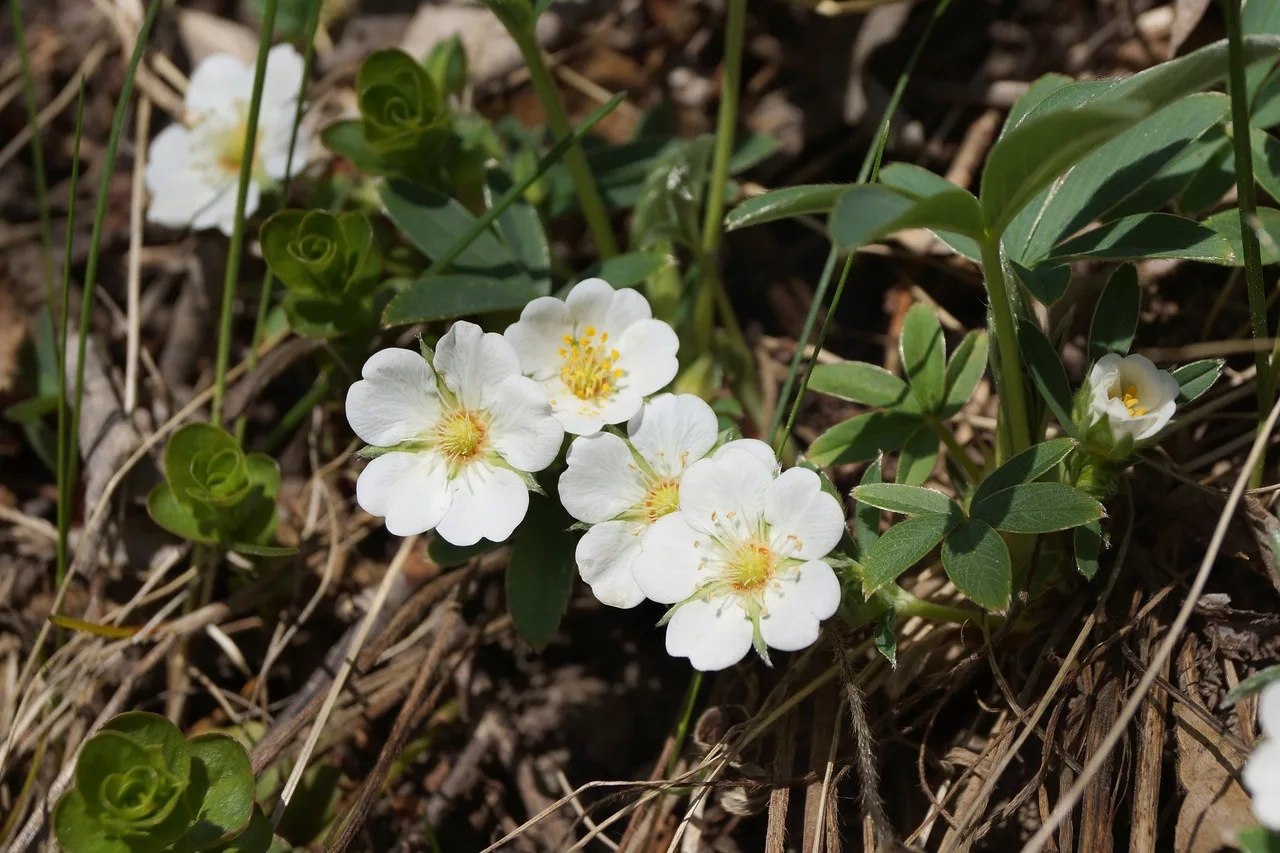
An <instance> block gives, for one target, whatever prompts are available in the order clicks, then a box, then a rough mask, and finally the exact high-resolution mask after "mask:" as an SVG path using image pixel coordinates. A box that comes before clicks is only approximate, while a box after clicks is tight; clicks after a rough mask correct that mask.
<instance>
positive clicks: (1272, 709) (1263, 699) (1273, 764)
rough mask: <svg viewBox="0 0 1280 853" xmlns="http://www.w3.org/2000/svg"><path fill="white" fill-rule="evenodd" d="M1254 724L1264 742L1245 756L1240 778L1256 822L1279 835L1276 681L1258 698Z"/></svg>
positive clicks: (1279, 693)
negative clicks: (1251, 804) (1249, 796)
mask: <svg viewBox="0 0 1280 853" xmlns="http://www.w3.org/2000/svg"><path fill="white" fill-rule="evenodd" d="M1258 723H1259V724H1260V727H1261V729H1262V735H1263V737H1264V738H1265V740H1263V741H1262V743H1260V744H1258V747H1257V749H1255V750H1254V751H1253V755H1251V756H1249V763H1248V764H1246V765H1245V767H1244V773H1243V774H1242V776H1241V778H1242V779H1243V780H1244V786H1245V787H1246V788H1248V789H1249V793H1250V795H1251V796H1252V797H1253V813H1254V814H1255V815H1256V816H1257V818H1258V822H1259V823H1261V824H1262V825H1263V826H1265V827H1266V828H1267V829H1270V830H1272V831H1273V832H1280V681H1273V682H1271V683H1270V684H1268V685H1267V686H1266V687H1265V688H1263V690H1262V693H1261V694H1260V695H1259V697H1258Z"/></svg>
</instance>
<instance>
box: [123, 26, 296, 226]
mask: <svg viewBox="0 0 1280 853" xmlns="http://www.w3.org/2000/svg"><path fill="white" fill-rule="evenodd" d="M303 68H304V65H303V61H302V57H301V56H299V55H298V52H297V51H296V50H294V49H293V46H292V45H288V44H278V45H276V46H275V47H273V48H272V49H271V52H270V53H268V54H267V68H266V76H265V77H264V79H263V88H262V102H261V106H260V108H259V111H258V139H257V144H256V146H255V151H254V163H253V178H252V180H251V181H250V183H249V194H248V196H247V197H246V199H245V207H244V214H245V216H249V215H251V214H252V213H253V212H254V211H255V210H257V209H258V199H259V196H260V195H261V192H262V188H263V185H267V186H270V185H271V183H272V182H274V181H276V180H279V179H281V178H283V177H284V176H285V167H286V164H287V162H288V157H289V138H290V136H291V134H292V131H293V116H294V113H295V111H296V105H297V100H298V89H299V87H300V86H301V85H302V74H303ZM252 94H253V67H252V66H249V65H245V64H244V63H242V62H241V61H240V60H238V59H236V58H235V57H234V56H231V55H229V54H225V53H219V54H215V55H213V56H210V57H209V58H208V59H206V60H205V61H204V62H201V63H200V65H199V66H197V67H196V70H195V71H194V72H192V74H191V81H190V82H189V83H188V84H187V96H186V107H187V117H186V118H187V124H186V125H183V124H176V123H175V124H171V125H169V126H168V127H166V128H165V129H164V130H162V131H160V133H158V134H157V135H156V138H155V139H153V140H151V148H150V149H149V152H148V155H147V170H146V182H147V190H148V191H149V192H150V193H151V204H150V206H149V207H148V208H147V221H149V222H155V223H158V224H160V225H167V226H170V227H172V228H183V227H186V226H191V227H192V228H218V229H221V231H222V232H223V233H224V234H230V233H231V228H232V225H234V223H235V217H236V211H235V207H236V189H237V185H238V184H239V181H240V163H241V160H242V159H243V154H244V142H245V131H246V130H247V125H248V116H249V100H250V98H251V97H252ZM305 161H306V146H305V145H304V144H303V140H302V139H301V138H299V140H298V143H297V145H296V146H295V148H294V155H293V162H294V164H295V166H296V165H297V164H299V163H303V162H305Z"/></svg>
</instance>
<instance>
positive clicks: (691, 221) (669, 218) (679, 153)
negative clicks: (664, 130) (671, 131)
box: [631, 136, 712, 249]
mask: <svg viewBox="0 0 1280 853" xmlns="http://www.w3.org/2000/svg"><path fill="white" fill-rule="evenodd" d="M711 147H712V137H710V136H700V137H698V138H697V139H694V140H692V141H689V142H683V143H681V144H679V145H677V146H675V147H673V148H671V149H670V150H668V151H667V152H666V153H665V154H663V155H662V157H660V158H659V159H658V161H657V162H656V163H655V164H654V165H653V168H652V169H651V170H650V171H649V174H648V177H647V178H646V179H645V182H644V186H643V187H642V188H641V190H640V195H639V197H638V198H637V199H636V205H635V210H634V211H633V212H632V217H631V247H632V248H634V249H649V248H652V247H653V246H655V245H657V244H658V243H660V242H662V241H665V240H675V241H676V242H679V243H681V244H683V245H686V246H696V245H698V240H699V236H700V234H701V228H702V219H701V217H702V205H703V200H704V198H705V196H706V191H707V168H708V166H709V165H710V162H711Z"/></svg>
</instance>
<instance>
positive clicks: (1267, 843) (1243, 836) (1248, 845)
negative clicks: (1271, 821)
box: [1236, 826, 1280, 853]
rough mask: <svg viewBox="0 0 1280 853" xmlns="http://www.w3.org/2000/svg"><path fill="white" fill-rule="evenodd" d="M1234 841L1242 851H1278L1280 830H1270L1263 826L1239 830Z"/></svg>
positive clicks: (1252, 852) (1276, 852)
mask: <svg viewBox="0 0 1280 853" xmlns="http://www.w3.org/2000/svg"><path fill="white" fill-rule="evenodd" d="M1236 841H1237V842H1238V843H1239V844H1240V849H1241V851H1243V853H1280V832H1272V831H1271V830H1269V829H1267V828H1266V827H1265V826H1251V827H1249V828H1248V829H1241V830H1239V832H1238V833H1237V834H1236Z"/></svg>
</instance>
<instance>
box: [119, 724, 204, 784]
mask: <svg viewBox="0 0 1280 853" xmlns="http://www.w3.org/2000/svg"><path fill="white" fill-rule="evenodd" d="M101 731H103V732H116V733H118V734H122V735H125V736H126V737H128V738H129V739H130V740H132V741H133V742H134V743H137V744H139V745H141V746H142V747H144V748H146V749H151V750H155V751H156V752H157V754H158V755H159V756H160V758H161V760H162V761H163V763H164V766H165V767H166V768H168V770H169V772H171V773H173V774H174V775H175V776H178V777H180V778H182V779H186V778H187V777H188V776H189V775H190V774H191V754H190V752H189V750H188V749H187V740H186V738H184V737H183V736H182V732H181V731H179V729H178V727H177V726H175V725H174V724H173V723H171V722H169V720H168V719H167V718H165V717H162V716H160V715H159V714H153V713H151V712H150V711H126V712H125V713H123V714H117V715H116V716H114V717H112V718H111V719H109V720H107V721H106V722H105V723H103V725H102V729H101Z"/></svg>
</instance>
